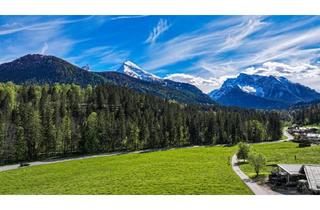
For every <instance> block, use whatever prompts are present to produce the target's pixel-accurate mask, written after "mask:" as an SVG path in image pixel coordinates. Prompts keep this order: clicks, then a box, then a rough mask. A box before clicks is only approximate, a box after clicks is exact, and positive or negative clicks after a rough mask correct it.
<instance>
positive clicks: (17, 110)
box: [0, 83, 282, 164]
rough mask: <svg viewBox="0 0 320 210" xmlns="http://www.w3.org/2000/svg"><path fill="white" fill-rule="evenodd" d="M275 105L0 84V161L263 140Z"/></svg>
mask: <svg viewBox="0 0 320 210" xmlns="http://www.w3.org/2000/svg"><path fill="white" fill-rule="evenodd" d="M281 135H282V132H281V124H280V117H279V114H278V113H277V112H264V111H254V110H245V109H236V108H225V107H219V106H217V105H207V106H203V105H202V106H201V105H188V104H181V103H177V102H175V101H172V100H167V99H162V98H158V97H155V96H152V95H147V94H141V93H137V92H134V91H132V90H130V89H127V88H122V87H117V86H112V85H98V86H94V87H93V86H90V85H89V86H87V87H85V88H82V87H80V86H78V85H73V84H55V85H15V84H13V83H2V84H0V162H1V163H2V164H3V163H9V162H20V161H30V160H38V159H42V158H48V157H57V156H68V155H76V154H77V155H79V154H91V153H101V152H113V151H133V150H141V149H152V148H169V147H182V146H188V145H211V144H235V143H237V142H239V141H249V142H257V141H270V140H276V139H279V138H280V137H281Z"/></svg>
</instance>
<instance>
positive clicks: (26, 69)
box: [0, 54, 214, 104]
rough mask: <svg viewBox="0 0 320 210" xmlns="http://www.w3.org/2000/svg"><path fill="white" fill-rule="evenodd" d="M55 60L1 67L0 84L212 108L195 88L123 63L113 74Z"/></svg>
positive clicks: (37, 58) (29, 58)
mask: <svg viewBox="0 0 320 210" xmlns="http://www.w3.org/2000/svg"><path fill="white" fill-rule="evenodd" d="M88 69H89V68H86V69H83V68H80V67H77V66H75V65H73V64H70V63H69V62H67V61H65V60H63V59H60V58H58V57H55V56H47V55H38V54H33V55H26V56H23V57H21V58H18V59H16V60H14V61H12V62H9V63H4V64H1V65H0V82H9V81H11V82H13V83H16V84H53V83H74V84H79V85H82V86H85V85H89V84H90V85H99V84H113V85H118V86H123V87H127V88H131V89H134V90H136V91H139V92H142V93H147V94H152V95H156V96H159V97H163V98H166V99H172V100H176V101H179V102H183V103H199V104H212V103H214V102H213V100H212V99H211V98H210V97H209V96H208V95H206V94H204V93H202V92H201V90H199V89H198V88H197V87H195V86H193V85H190V84H187V83H180V82H174V81H171V80H163V79H160V78H159V77H157V76H155V75H153V74H150V73H148V72H146V71H144V70H142V69H141V68H140V67H139V66H137V65H136V64H134V63H132V62H130V61H126V62H124V63H123V64H122V66H121V67H120V68H119V69H118V70H116V71H114V72H109V71H108V72H107V71H106V72H92V71H88Z"/></svg>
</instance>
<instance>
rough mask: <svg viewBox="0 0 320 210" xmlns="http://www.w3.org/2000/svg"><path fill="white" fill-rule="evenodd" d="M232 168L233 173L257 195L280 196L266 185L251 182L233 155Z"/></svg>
mask: <svg viewBox="0 0 320 210" xmlns="http://www.w3.org/2000/svg"><path fill="white" fill-rule="evenodd" d="M231 166H232V169H233V171H234V172H235V173H236V174H237V175H238V176H239V177H240V179H242V181H243V182H244V183H245V184H246V185H247V186H248V187H249V188H250V190H251V191H252V192H253V193H254V194H255V195H280V194H279V193H277V192H274V191H272V190H271V189H270V188H268V187H267V186H264V185H258V184H257V183H256V182H254V181H253V180H251V179H250V178H249V177H248V176H247V175H246V174H245V173H243V172H242V171H241V169H240V167H239V165H238V159H237V155H235V154H234V155H233V157H232V161H231Z"/></svg>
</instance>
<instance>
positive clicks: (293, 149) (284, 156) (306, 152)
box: [240, 142, 320, 177]
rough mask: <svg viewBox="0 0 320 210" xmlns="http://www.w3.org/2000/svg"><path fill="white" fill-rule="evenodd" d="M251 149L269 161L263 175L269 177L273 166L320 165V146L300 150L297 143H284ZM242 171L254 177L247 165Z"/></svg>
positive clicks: (252, 147)
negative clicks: (286, 164) (290, 164)
mask: <svg viewBox="0 0 320 210" xmlns="http://www.w3.org/2000/svg"><path fill="white" fill-rule="evenodd" d="M251 149H252V150H254V151H256V152H258V153H262V154H263V155H264V156H265V157H266V160H267V165H269V166H267V167H265V168H263V170H262V173H261V175H268V174H270V172H271V170H272V166H270V165H273V164H279V163H284V164H285V163H298V164H300V163H301V164H320V146H312V147H304V148H299V146H298V144H297V143H294V142H282V143H270V144H254V145H251ZM240 168H241V170H242V171H243V172H245V173H246V174H247V175H248V176H249V177H254V176H255V173H254V170H253V169H252V167H251V166H250V165H249V164H248V163H246V164H242V165H241V166H240Z"/></svg>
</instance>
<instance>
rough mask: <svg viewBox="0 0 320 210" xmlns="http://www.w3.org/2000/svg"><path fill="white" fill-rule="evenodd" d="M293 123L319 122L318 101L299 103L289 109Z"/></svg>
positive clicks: (319, 105)
mask: <svg viewBox="0 0 320 210" xmlns="http://www.w3.org/2000/svg"><path fill="white" fill-rule="evenodd" d="M290 113H291V115H292V116H293V121H294V123H297V124H301V125H307V124H319V123H320V102H319V101H315V102H314V103H313V104H312V103H310V104H299V105H297V106H296V107H294V108H293V109H292V110H291V111H290Z"/></svg>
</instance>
